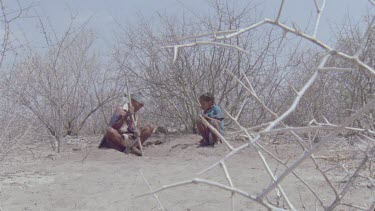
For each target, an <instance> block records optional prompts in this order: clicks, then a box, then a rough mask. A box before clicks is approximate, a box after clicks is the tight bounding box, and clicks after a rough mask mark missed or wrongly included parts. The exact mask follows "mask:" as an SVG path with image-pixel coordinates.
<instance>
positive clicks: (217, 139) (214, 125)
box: [209, 120, 221, 145]
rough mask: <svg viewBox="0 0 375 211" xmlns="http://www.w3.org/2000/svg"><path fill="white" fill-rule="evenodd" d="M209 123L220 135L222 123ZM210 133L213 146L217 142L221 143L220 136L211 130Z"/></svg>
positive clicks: (212, 121)
mask: <svg viewBox="0 0 375 211" xmlns="http://www.w3.org/2000/svg"><path fill="white" fill-rule="evenodd" d="M209 123H210V124H211V125H212V126H213V127H214V128H215V129H216V130H217V131H218V132H219V133H220V130H221V129H220V121H218V120H217V121H216V120H210V121H209ZM209 133H210V135H211V136H212V138H213V144H215V143H217V142H220V143H221V140H220V137H219V136H218V135H216V134H215V133H213V132H212V131H211V130H210V132H209ZM210 144H211V143H210ZM213 144H212V145H213Z"/></svg>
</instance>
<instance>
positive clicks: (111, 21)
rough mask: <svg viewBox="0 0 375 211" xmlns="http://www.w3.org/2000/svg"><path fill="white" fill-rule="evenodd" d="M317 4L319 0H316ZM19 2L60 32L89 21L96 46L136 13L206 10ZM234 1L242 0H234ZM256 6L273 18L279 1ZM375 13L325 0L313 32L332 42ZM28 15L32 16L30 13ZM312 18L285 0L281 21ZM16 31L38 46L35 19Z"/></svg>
mask: <svg viewBox="0 0 375 211" xmlns="http://www.w3.org/2000/svg"><path fill="white" fill-rule="evenodd" d="M317 1H318V3H319V4H321V2H322V0H317ZM5 2H6V3H7V4H8V5H10V6H11V7H16V5H15V2H16V1H14V0H8V1H5ZM20 2H21V4H23V5H28V4H30V2H33V4H32V5H33V7H32V10H31V11H30V13H31V14H35V13H37V14H38V15H39V16H40V17H41V19H42V20H48V21H49V22H50V23H51V26H52V27H53V28H54V30H55V31H57V32H58V33H62V31H63V30H64V29H66V27H67V25H68V24H69V21H70V17H71V15H72V14H75V15H77V22H78V23H80V22H81V23H84V22H86V21H87V20H89V23H88V24H89V27H90V29H92V30H93V31H94V32H96V34H97V36H96V37H97V45H98V46H101V47H109V48H110V47H111V46H113V45H114V44H115V39H114V32H115V31H116V30H118V27H119V26H118V23H120V24H124V25H125V24H128V23H134V22H136V20H137V17H138V15H139V14H141V15H142V16H143V17H145V18H146V19H149V20H151V19H153V18H155V16H156V13H157V12H161V13H167V14H172V15H175V14H181V13H182V12H185V13H189V12H191V11H193V12H194V13H197V14H202V13H205V12H207V11H208V8H209V6H208V3H207V1H206V0H34V1H30V0H20ZM235 2H236V3H238V4H242V3H246V2H248V1H246V0H236V1H235ZM253 2H254V3H255V4H257V5H258V11H260V12H261V13H262V15H261V16H262V17H261V18H274V17H276V15H277V13H278V9H279V6H280V3H281V0H253ZM368 13H370V14H375V7H373V6H372V5H371V4H370V3H369V1H368V0H327V4H326V7H325V11H324V12H323V15H322V17H321V24H320V27H319V31H318V34H317V37H318V39H320V40H322V41H324V42H327V43H330V42H332V41H333V38H332V28H335V27H336V26H340V25H342V24H344V22H345V20H346V17H348V16H350V17H351V19H352V20H353V21H354V22H361V23H363V21H362V20H363V18H362V17H363V15H365V14H368ZM31 16H32V15H31ZM315 18H316V9H315V5H314V0H286V1H285V4H284V10H283V13H282V15H281V21H282V22H285V23H287V24H289V25H290V24H291V23H292V21H293V22H295V23H296V24H297V25H298V27H299V28H301V29H303V28H305V27H306V26H307V24H308V23H309V22H310V26H312V25H313V24H312V22H314V20H315ZM15 28H16V30H17V31H19V32H20V33H21V32H23V33H27V35H28V37H30V38H29V39H30V40H29V42H32V43H34V46H37V45H38V42H42V41H41V33H40V32H41V29H40V26H39V23H38V21H37V20H36V19H33V18H29V19H28V20H25V21H19V23H17V26H15Z"/></svg>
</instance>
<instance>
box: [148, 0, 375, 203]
mask: <svg viewBox="0 0 375 211" xmlns="http://www.w3.org/2000/svg"><path fill="white" fill-rule="evenodd" d="M368 2H369V4H371V5H372V6H375V2H374V1H372V0H370V1H368ZM314 3H315V8H316V10H317V15H316V21H315V25H314V30H313V32H312V34H311V35H309V34H308V33H305V32H304V31H301V30H299V29H298V27H296V26H295V25H294V26H293V27H289V26H287V25H285V24H283V23H282V22H281V19H282V14H283V6H284V0H282V1H281V5H280V8H279V11H278V14H277V15H276V17H275V18H274V19H268V18H266V19H264V20H261V21H259V22H257V23H254V24H252V25H250V26H248V27H244V28H239V29H237V30H235V31H228V32H227V33H224V34H220V35H217V34H215V33H213V34H214V37H213V38H210V37H208V36H204V37H205V38H206V39H204V40H203V41H192V42H191V43H183V44H180V43H178V44H175V45H172V46H170V48H172V49H174V51H173V52H174V55H173V57H174V58H178V57H181V54H182V55H183V51H184V50H185V49H186V48H189V47H192V46H197V45H209V46H212V45H214V46H222V47H229V48H232V49H235V50H239V51H244V50H245V48H244V47H242V46H240V45H231V46H228V45H226V43H225V41H227V40H229V39H234V38H237V37H238V36H240V35H242V34H246V33H248V32H249V31H253V30H255V29H258V28H260V27H265V26H267V25H271V26H274V27H276V28H279V29H281V30H282V32H283V33H284V34H285V35H286V36H297V37H300V38H302V39H303V40H304V41H307V42H310V43H312V44H314V45H316V46H317V47H319V48H320V49H321V51H320V52H319V55H317V56H316V57H315V58H314V60H316V61H318V62H316V63H315V62H314V63H315V65H314V66H313V70H312V71H310V73H309V75H308V77H306V80H305V81H304V83H302V84H299V83H296V84H294V85H297V86H295V87H291V90H292V91H293V92H294V97H293V98H292V99H291V100H290V102H289V105H288V106H287V107H286V108H285V110H282V111H280V112H275V111H273V110H272V109H271V108H270V107H269V106H268V105H267V104H266V103H265V101H264V100H263V99H261V98H259V97H258V94H257V89H254V86H253V85H252V83H251V81H250V78H249V77H244V78H243V79H238V78H237V81H238V83H239V84H240V86H242V87H244V88H245V89H246V91H247V92H248V93H249V94H250V95H251V96H252V98H255V99H256V100H257V102H258V103H259V104H260V105H261V106H262V107H263V109H264V111H265V112H268V113H269V114H270V115H272V117H273V119H272V120H271V121H270V122H267V123H265V124H263V125H259V126H260V127H253V128H246V127H244V125H242V124H241V123H240V122H239V121H238V120H239V117H240V116H241V113H242V109H240V111H239V112H237V113H235V114H231V113H230V112H228V111H227V115H228V116H230V118H231V119H232V120H233V121H234V122H235V123H236V124H237V126H238V127H239V128H240V129H241V132H242V133H243V134H244V135H243V136H244V137H245V138H246V143H244V144H242V145H240V146H238V147H234V146H233V145H232V143H230V142H229V141H228V140H226V138H225V137H222V139H223V140H224V143H225V144H226V146H227V147H228V148H229V150H230V152H229V153H228V154H226V155H225V156H223V157H222V158H221V159H220V160H219V161H217V162H215V163H214V164H212V165H211V166H209V167H207V168H205V169H203V170H202V171H201V172H199V173H198V175H202V174H204V173H206V172H208V171H210V170H211V169H213V168H216V167H219V168H221V169H222V170H223V177H225V178H226V179H227V181H228V182H227V183H228V184H224V183H219V182H216V181H213V180H207V179H201V178H193V179H191V180H186V181H181V182H177V183H174V184H170V185H166V186H163V187H161V188H159V189H156V190H155V189H154V190H153V191H151V193H152V194H155V193H157V192H160V191H164V190H166V189H170V188H174V187H178V186H183V185H190V184H204V185H208V186H212V187H215V188H220V189H223V190H226V191H228V192H230V193H231V200H232V210H234V209H235V206H234V205H235V203H234V197H235V195H241V196H243V197H246V198H247V199H249V200H250V201H252V202H254V204H257V205H260V206H263V207H264V208H265V209H269V210H296V209H299V208H307V209H313V208H314V207H315V209H324V210H333V209H335V208H338V207H349V208H354V209H360V210H373V209H374V207H375V200H374V199H373V198H372V199H371V197H370V200H367V201H366V202H363V204H364V205H363V204H362V203H361V204H359V202H354V201H351V200H350V198H348V197H346V195H347V193H348V192H349V190H350V188H351V187H353V186H355V182H356V181H357V182H358V181H361V180H362V179H364V180H366V181H368V182H369V183H370V184H371V186H372V187H374V179H373V175H372V174H373V169H372V168H371V167H370V169H369V170H366V169H367V168H368V166H371V162H373V160H374V158H375V154H374V153H375V142H374V134H375V132H374V131H373V130H371V129H369V128H368V127H364V125H362V126H356V127H354V126H352V124H353V122H354V121H357V120H360V119H363V118H365V117H366V115H368V114H369V112H371V111H372V109H373V108H374V106H375V99H374V98H372V99H370V98H369V97H364V98H366V100H364V101H363V102H364V103H363V104H362V105H360V106H359V107H357V108H356V109H355V111H354V112H352V113H350V114H349V115H347V116H346V117H345V118H343V119H340V121H339V122H338V123H337V124H336V123H331V122H330V121H329V120H328V119H327V118H325V117H324V116H323V117H322V119H323V121H318V120H316V119H315V118H314V115H315V112H312V114H313V118H312V119H311V121H309V122H308V123H307V124H305V125H300V126H293V125H288V124H290V120H289V121H287V120H288V119H287V118H288V117H290V115H291V114H293V113H294V112H295V111H296V109H297V108H298V107H299V106H300V105H301V102H302V101H303V98H306V97H313V96H319V95H325V94H326V93H330V92H331V91H332V92H333V93H335V92H334V91H335V90H330V88H328V89H326V90H324V89H323V91H322V92H319V93H318V94H316V95H313V93H310V95H307V94H308V93H309V91H311V90H310V89H311V88H313V86H314V84H316V83H317V82H318V81H319V80H321V81H320V82H321V83H324V82H325V80H328V78H329V77H328V78H324V77H322V76H323V75H324V74H327V73H335V72H347V71H349V72H352V73H353V74H355V75H357V74H359V75H362V74H366V75H367V76H368V77H370V78H372V77H374V76H375V70H374V69H373V67H372V65H373V64H372V63H371V62H369V61H368V60H366V55H367V53H364V52H366V49H372V48H373V45H371V43H370V42H368V40H369V37H371V36H370V35H371V32H372V30H373V27H374V22H373V21H370V24H369V25H368V27H367V28H366V30H365V32H364V33H362V34H361V36H360V40H359V45H358V46H357V47H356V48H354V50H353V51H345V50H342V49H340V48H339V46H340V45H339V46H336V47H335V48H333V47H330V46H329V45H327V44H325V43H323V42H321V41H320V40H319V39H318V38H317V37H316V34H317V31H318V28H319V23H320V18H321V15H322V12H323V11H325V9H326V8H325V5H326V1H325V0H323V1H321V2H318V1H317V0H314ZM372 16H374V15H372ZM370 19H373V18H370ZM351 49H353V48H351ZM347 50H348V49H347ZM361 55H362V56H361ZM341 60H342V61H345V63H336V61H341ZM174 62H178V60H177V59H174ZM329 79H331V78H329ZM349 93H350V92H349ZM329 98H330V96H328V99H329ZM311 102H314V100H312V101H311ZM310 105H311V104H310ZM314 106H316V105H314ZM306 107H307V109H309V106H306ZM305 109H306V108H305ZM369 117H371V116H369ZM292 123H293V122H292ZM206 124H207V125H209V124H208V123H207V122H206ZM254 129H256V130H254ZM317 130H319V131H324V132H323V134H324V135H322V137H321V138H320V140H316V141H315V140H312V139H309V141H307V142H306V141H305V140H304V139H303V138H302V136H301V135H303V134H305V133H309V132H311V131H317ZM213 131H214V132H215V133H216V134H218V135H219V132H218V131H216V130H213ZM342 131H355V132H356V134H357V140H356V141H355V143H354V144H355V146H356V148H355V149H350V150H351V153H348V154H347V155H349V154H352V156H350V157H348V158H347V160H348V161H349V162H352V164H353V165H352V168H351V169H348V168H347V167H346V162H345V161H342V160H340V159H338V160H336V163H335V164H336V165H334V166H333V167H331V168H327V166H325V165H324V163H322V162H319V161H318V159H321V157H317V156H315V155H314V153H316V152H317V150H318V149H319V148H321V147H322V146H327V144H329V143H330V142H331V141H332V140H334V139H335V138H337V137H338V136H339V134H340V133H341V132H342ZM277 134H283V135H284V137H286V139H281V138H280V137H279V139H280V140H279V141H284V142H285V141H288V140H294V141H295V142H296V143H297V144H299V145H300V146H301V151H300V154H299V156H297V157H296V159H291V158H290V157H289V158H287V160H285V159H282V158H280V155H279V154H277V153H274V152H273V151H271V150H269V149H267V147H265V146H264V144H265V143H263V140H264V139H263V138H264V137H274V136H275V135H277ZM274 138H277V137H274ZM250 147H251V148H253V149H255V150H256V152H257V154H258V155H259V159H260V161H261V162H262V164H263V167H264V170H265V172H267V174H268V176H269V178H270V183H269V184H268V185H266V186H265V187H263V188H262V189H261V190H251V191H254V192H257V193H258V194H252V192H250V191H246V190H245V189H242V188H239V187H237V186H235V185H234V184H236V183H234V182H233V177H232V175H231V173H230V172H229V171H228V166H227V160H228V159H229V158H231V157H232V156H234V155H236V154H238V153H239V152H241V151H243V150H246V149H248V148H250ZM324 159H326V157H325V158H324ZM306 160H311V162H312V163H313V164H314V166H315V168H316V169H317V171H318V174H319V175H320V177H321V178H323V181H324V183H325V186H324V188H325V189H326V190H327V191H329V192H331V193H332V196H331V197H330V198H329V200H327V201H324V200H323V199H322V197H321V195H320V192H321V191H318V190H316V189H315V187H314V186H313V185H312V184H309V182H308V181H307V180H306V178H303V177H302V176H301V175H299V174H298V172H297V171H296V170H297V169H298V168H299V167H301V166H302V165H303V162H305V161H306ZM275 162H276V163H277V165H276V170H274V169H275V166H274V165H273V164H274V163H275ZM279 165H281V166H283V169H282V170H278V168H277V166H279ZM337 169H339V171H335V173H338V174H340V175H343V176H345V178H346V180H345V182H344V185H343V186H341V185H337V182H338V181H336V180H335V179H334V178H332V177H331V176H330V174H331V171H333V170H337ZM292 177H293V178H296V179H297V181H299V183H300V184H301V185H303V186H304V187H305V188H307V189H308V190H309V191H310V193H311V195H312V197H313V198H314V199H313V200H309V201H307V202H303V201H302V200H300V201H298V200H297V201H296V200H292V199H296V198H298V197H296V196H295V195H296V194H298V193H296V191H295V190H288V189H287V188H286V187H285V186H284V183H282V182H283V181H285V180H286V179H287V178H292ZM273 191H275V194H273ZM151 193H149V194H151ZM363 194H369V195H371V194H373V190H371V189H370V190H366V193H363ZM274 195H276V196H277V197H276V200H275V199H274V197H272V196H274Z"/></svg>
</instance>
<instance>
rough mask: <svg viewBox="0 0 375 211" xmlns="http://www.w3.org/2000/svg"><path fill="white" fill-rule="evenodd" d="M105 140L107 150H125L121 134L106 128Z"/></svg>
mask: <svg viewBox="0 0 375 211" xmlns="http://www.w3.org/2000/svg"><path fill="white" fill-rule="evenodd" d="M105 139H106V142H107V146H108V147H109V148H112V149H116V150H118V151H121V152H123V151H124V150H125V148H126V144H125V141H124V139H123V138H122V136H121V134H120V133H119V132H118V131H117V130H115V129H113V128H112V127H108V128H107V132H106V134H105Z"/></svg>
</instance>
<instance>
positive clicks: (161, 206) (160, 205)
mask: <svg viewBox="0 0 375 211" xmlns="http://www.w3.org/2000/svg"><path fill="white" fill-rule="evenodd" d="M139 173H140V174H141V176H142V178H143V180H144V181H145V183H146V185H147V186H148V188H149V189H150V191H151V192H152V191H153V190H152V188H151V186H150V185H149V184H148V182H147V180H146V178H145V176H144V175H143V173H142V171H141V170H140V169H139ZM153 195H154V197H155V199H156V201H157V202H158V204H159V207H160V209H161V210H163V211H164V208H163V205H162V204H161V202H160V201H159V198H158V196H157V195H156V194H155V193H154V194H153Z"/></svg>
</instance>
